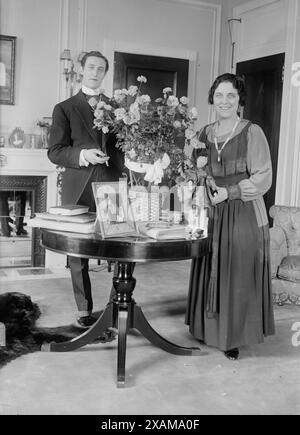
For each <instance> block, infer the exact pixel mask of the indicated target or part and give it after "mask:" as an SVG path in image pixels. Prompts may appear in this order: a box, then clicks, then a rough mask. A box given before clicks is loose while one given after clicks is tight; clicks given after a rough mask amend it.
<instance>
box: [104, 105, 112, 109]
mask: <svg viewBox="0 0 300 435" xmlns="http://www.w3.org/2000/svg"><path fill="white" fill-rule="evenodd" d="M103 107H104V109H105V110H111V109H112V107H111V105H110V104H105V105H104V106H103Z"/></svg>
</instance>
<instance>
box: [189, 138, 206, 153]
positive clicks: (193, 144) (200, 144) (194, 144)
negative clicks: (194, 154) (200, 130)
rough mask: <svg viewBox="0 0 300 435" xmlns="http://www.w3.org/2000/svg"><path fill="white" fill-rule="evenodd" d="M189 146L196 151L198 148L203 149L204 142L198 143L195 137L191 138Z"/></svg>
mask: <svg viewBox="0 0 300 435" xmlns="http://www.w3.org/2000/svg"><path fill="white" fill-rule="evenodd" d="M191 145H192V147H193V148H195V149H196V150H198V149H200V148H202V149H203V148H205V143H204V142H200V141H199V140H198V139H197V138H196V137H193V138H192V139H191Z"/></svg>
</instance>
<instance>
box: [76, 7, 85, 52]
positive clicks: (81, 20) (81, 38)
mask: <svg viewBox="0 0 300 435" xmlns="http://www.w3.org/2000/svg"><path fill="white" fill-rule="evenodd" d="M87 10H88V1H87V0H79V5H78V40H77V49H78V53H80V52H82V51H86V36H87V35H86V32H87Z"/></svg>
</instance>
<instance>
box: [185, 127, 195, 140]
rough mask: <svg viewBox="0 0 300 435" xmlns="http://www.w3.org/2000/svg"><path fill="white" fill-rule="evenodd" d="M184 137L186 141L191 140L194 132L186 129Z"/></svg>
mask: <svg viewBox="0 0 300 435" xmlns="http://www.w3.org/2000/svg"><path fill="white" fill-rule="evenodd" d="M184 134H185V137H186V138H187V139H188V140H190V139H192V137H194V136H195V134H196V133H195V132H194V131H193V130H191V129H190V128H187V129H186V130H185V133H184Z"/></svg>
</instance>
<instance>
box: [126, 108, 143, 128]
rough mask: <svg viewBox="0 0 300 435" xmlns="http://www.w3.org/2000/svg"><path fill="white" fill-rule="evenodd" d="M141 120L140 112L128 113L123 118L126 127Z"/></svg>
mask: <svg viewBox="0 0 300 435" xmlns="http://www.w3.org/2000/svg"><path fill="white" fill-rule="evenodd" d="M140 119H141V116H140V113H139V112H138V111H135V112H129V113H126V115H125V116H124V117H123V122H124V124H126V125H131V124H134V123H135V122H138V121H139V120H140Z"/></svg>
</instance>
